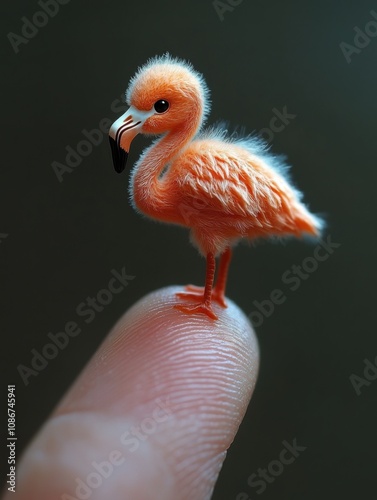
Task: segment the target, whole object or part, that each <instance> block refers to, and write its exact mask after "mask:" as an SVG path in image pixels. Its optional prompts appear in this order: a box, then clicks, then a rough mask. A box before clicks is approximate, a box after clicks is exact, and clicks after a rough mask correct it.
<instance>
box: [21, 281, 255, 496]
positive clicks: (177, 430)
mask: <svg viewBox="0 0 377 500" xmlns="http://www.w3.org/2000/svg"><path fill="white" fill-rule="evenodd" d="M179 290H181V288H178V287H168V288H164V289H161V290H157V291H155V292H152V293H150V294H148V295H147V296H146V297H143V298H142V299H141V300H139V301H138V302H137V303H136V304H134V305H133V306H132V307H131V308H130V309H129V310H128V311H127V312H126V313H125V314H124V315H123V316H122V317H121V318H120V320H119V321H118V322H117V323H116V325H115V326H114V328H113V329H112V331H111V332H110V334H109V335H108V337H107V338H106V339H105V341H104V343H103V344H102V346H101V347H100V348H99V350H98V351H97V353H96V354H95V355H94V357H93V358H92V360H91V361H90V362H89V364H88V365H87V366H86V368H85V369H84V371H83V372H82V374H81V375H80V377H79V378H78V379H77V381H76V382H75V384H74V385H73V387H72V388H71V390H70V391H69V392H68V393H67V395H66V396H65V398H64V399H63V400H62V402H61V404H60V405H59V406H58V408H57V409H56V411H55V412H54V414H53V416H52V419H51V420H50V422H49V423H48V424H47V425H46V427H45V431H44V430H43V429H42V431H41V433H40V435H39V436H38V437H37V439H36V441H35V442H34V444H33V445H32V447H31V448H33V446H34V451H33V450H31V452H30V450H29V454H26V455H27V456H26V457H25V458H27V459H28V465H27V466H28V467H29V468H30V469H29V472H30V474H29V477H33V476H34V477H36V475H37V474H38V471H37V470H35V469H38V464H37V463H36V462H35V461H34V463H33V453H34V456H35V450H36V449H37V450H38V453H39V456H45V457H47V456H49V451H51V449H53V450H54V454H53V457H54V458H53V460H52V461H51V462H49V463H47V465H46V461H45V465H44V473H45V474H48V472H47V473H46V467H47V468H49V469H50V471H51V474H52V471H53V470H56V469H57V470H59V469H60V470H63V465H64V467H65V468H64V477H63V476H62V474H60V476H59V481H60V483H61V484H64V487H65V489H66V492H67V494H70V495H72V496H74V493H75V487H76V482H77V478H78V477H80V478H81V479H82V480H83V481H85V477H86V474H87V472H88V471H89V473H90V470H91V464H90V457H91V456H95V457H96V459H97V461H98V460H99V461H101V459H103V460H105V461H106V460H107V461H108V456H109V452H110V451H111V450H118V451H119V452H120V453H121V454H122V457H123V458H124V463H123V465H122V466H121V467H119V468H118V469H117V471H118V472H117V473H115V472H114V474H113V475H112V476H111V478H109V479H108V480H106V485H104V486H103V487H102V486H101V488H102V490H100V489H98V491H97V492H96V495H98V498H103V497H102V496H101V495H103V493H104V492H106V494H107V495H110V496H111V495H112V494H115V493H114V492H116V494H118V492H119V491H124V494H125V495H126V496H127V494H128V495H133V496H132V498H135V500H136V499H137V498H149V497H148V496H143V494H144V493H145V495H147V491H149V494H150V491H153V485H155V484H156V481H157V479H156V478H157V477H159V478H160V480H162V479H163V481H162V483H161V485H160V486H161V487H164V491H165V493H164V495H165V496H164V498H166V500H169V499H170V498H172V499H173V498H174V499H176V498H182V499H186V498H190V500H194V499H198V500H199V499H204V498H208V495H210V492H211V491H212V489H213V487H214V484H215V481H216V479H217V475H218V473H219V470H220V468H221V464H222V462H223V460H224V458H225V454H226V450H227V448H228V447H229V445H230V443H231V442H232V441H233V439H234V436H235V434H236V432H237V429H238V426H239V424H240V422H241V420H242V418H243V416H244V413H245V411H246V408H247V405H248V402H249V400H250V397H251V395H252V392H253V389H254V386H255V383H256V379H257V373H258V359H259V350H258V343H257V340H256V336H255V333H254V331H253V329H252V327H251V325H250V322H249V320H248V318H247V317H246V316H245V315H244V314H243V313H242V311H241V310H240V309H239V308H238V306H237V305H236V304H234V303H233V302H232V301H230V300H228V307H227V308H226V309H223V308H221V307H220V306H217V305H214V308H215V312H216V314H217V315H218V317H219V319H218V320H216V321H214V320H212V319H210V318H208V317H207V316H205V315H186V314H184V313H182V312H180V311H178V310H177V309H175V308H174V305H175V304H177V303H178V302H179V300H180V299H178V298H177V297H176V295H175V293H176V292H177V291H179ZM67 422H69V423H70V425H67ZM72 422H73V423H74V422H76V423H77V429H76V431H75V432H74V433H72V432H70V431H69V429H70V428H72ZM59 428H60V429H61V433H60V434H59ZM80 428H81V429H83V430H82V432H81V431H80ZM51 429H54V431H53V433H52V430H51ZM52 434H53V435H52ZM57 435H59V436H60V437H59V439H57V437H56V436H57ZM72 440H73V443H74V444H72V447H71V448H70V446H69V442H70V441H72ZM75 447H76V448H77V449H80V450H81V451H80V453H76V454H75V455H76V456H74V457H73V459H72V462H71V463H69V466H68V467H67V463H68V462H69V461H68V462H67V454H68V455H69V450H70V449H71V450H73V449H75ZM85 450H89V451H87V452H86V451H85ZM80 454H81V455H80ZM50 455H51V453H50ZM79 455H80V456H81V458H82V457H84V458H83V459H82V460H81V459H80V464H81V465H77V466H76V465H75V460H76V459H77V458H78V456H79ZM63 456H64V457H65V458H64V460H63ZM85 457H86V458H85ZM101 457H102V458H101ZM154 462H156V464H158V470H160V473H159V474H158V475H157V476H156V474H154V473H153V474H152V472H151V470H152V469H151V465H152V464H153V463H154ZM130 464H133V465H132V471H133V473H132V478H131V477H129V471H130V470H131V469H130V467H131V465H130ZM135 464H138V465H137V467H136V469H137V470H139V476H138V475H137V474H138V473H137V470H135V467H134V465H135ZM143 464H144V465H143ZM39 467H41V465H40V464H39ZM33 468H34V471H33V470H32V469H33ZM121 469H122V473H120V472H119V471H120V470H121ZM146 470H147V471H149V472H147V473H146V472H145V471H146ZM51 491H54V492H55V491H56V488H55V489H54V490H51ZM112 492H113V493H112ZM135 492H138V493H137V496H135ZM38 495H39V496H40V498H44V497H43V491H41V490H38ZM20 498H23V497H20ZM25 498H32V496H31V495H30V494H29V497H25ZM46 498H47V497H46ZM49 498H51V499H52V498H55V496H53V495H52V494H51V496H50V497H49ZM56 498H60V497H58V496H57V497H56ZM94 498H97V496H92V499H94Z"/></svg>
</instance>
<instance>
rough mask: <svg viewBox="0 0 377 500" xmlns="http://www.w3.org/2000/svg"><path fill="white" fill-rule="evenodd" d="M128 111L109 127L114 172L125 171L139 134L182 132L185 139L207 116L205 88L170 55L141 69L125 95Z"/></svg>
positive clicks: (186, 66)
mask: <svg viewBox="0 0 377 500" xmlns="http://www.w3.org/2000/svg"><path fill="white" fill-rule="evenodd" d="M126 100H127V103H128V105H129V106H130V107H129V109H128V110H127V111H126V112H125V113H124V114H123V115H122V116H121V117H119V118H118V119H117V120H116V121H115V122H114V123H113V124H112V126H111V127H110V131H109V138H110V144H111V148H112V154H113V162H114V168H115V170H116V171H117V172H122V171H123V170H124V168H125V165H126V161H127V157H128V152H129V148H130V144H131V142H132V140H133V138H134V137H135V136H136V135H137V134H139V133H142V134H153V135H161V134H165V133H168V132H174V131H180V130H183V131H185V132H186V135H187V138H188V139H189V138H191V137H192V135H194V134H195V132H196V131H197V130H198V128H199V127H200V126H201V125H202V123H203V121H204V119H205V116H206V115H207V114H208V112H209V99H208V88H207V86H206V84H205V82H204V79H203V77H202V75H200V74H199V73H197V72H196V71H194V69H193V68H192V66H191V65H190V64H189V63H187V62H185V61H182V60H180V59H174V58H172V57H171V56H170V55H168V54H167V55H165V56H162V57H156V58H153V59H151V60H150V61H148V63H147V64H146V65H144V66H142V67H141V68H140V69H139V70H138V72H137V73H136V75H135V76H134V77H133V78H132V79H131V81H130V84H129V86H128V89H127V91H126Z"/></svg>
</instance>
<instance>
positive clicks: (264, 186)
mask: <svg viewBox="0 0 377 500" xmlns="http://www.w3.org/2000/svg"><path fill="white" fill-rule="evenodd" d="M126 99H127V103H128V104H129V106H130V108H129V109H128V111H126V113H125V114H124V115H122V116H121V117H120V118H118V119H117V120H116V121H115V122H114V123H113V125H112V126H111V128H110V131H109V135H110V143H111V147H112V154H113V161H114V167H115V170H116V171H117V172H121V171H122V170H123V169H124V167H125V164H126V160H127V157H128V151H129V147H130V144H131V141H132V139H133V138H134V137H135V136H136V135H137V134H138V133H143V134H152V135H161V136H162V137H161V138H159V139H158V140H157V141H155V142H153V144H152V145H151V146H149V147H148V148H147V149H146V150H145V151H144V152H143V154H142V156H141V157H140V159H139V160H138V162H137V163H136V165H135V167H134V168H133V171H132V174H131V183H130V196H131V200H132V203H133V205H134V208H135V209H136V210H138V211H140V212H141V213H143V214H145V215H147V216H149V217H151V218H154V219H159V220H162V221H164V222H168V223H173V224H179V225H181V226H186V227H190V228H191V240H192V242H193V244H194V245H195V246H196V247H198V249H199V251H200V252H201V253H202V254H203V255H204V256H206V259H207V269H206V279H205V287H204V289H203V288H199V287H193V286H188V287H186V288H187V291H186V292H181V293H179V294H178V295H179V297H181V298H188V299H192V300H193V301H194V302H195V303H194V304H193V305H183V304H179V305H177V306H176V307H177V308H178V309H180V310H181V311H183V312H185V313H204V314H207V315H208V316H209V317H210V318H213V319H217V316H216V314H215V312H214V311H213V309H212V300H215V301H216V302H218V303H219V304H220V305H221V306H223V307H226V303H225V286H226V280H227V273H228V267H229V262H230V258H231V248H232V247H233V246H234V245H235V244H236V243H237V241H238V240H240V239H241V238H249V239H253V238H260V237H270V236H278V237H284V236H290V235H293V236H297V237H300V236H303V235H304V234H308V235H313V236H319V234H320V230H321V227H322V222H321V220H320V219H319V218H318V217H316V216H314V215H312V214H311V213H310V212H309V211H308V210H307V208H306V207H305V206H304V205H303V204H302V203H301V201H300V200H301V193H300V192H299V191H297V190H296V189H294V188H293V187H292V186H291V185H290V183H289V180H288V179H287V177H286V175H284V170H285V169H286V165H284V164H283V163H282V161H281V160H280V159H277V158H276V157H274V156H272V155H271V154H268V153H267V152H266V146H265V144H264V143H263V142H262V141H261V140H260V139H258V138H252V137H250V136H249V137H246V138H237V137H235V136H234V135H233V136H227V135H226V134H227V131H226V130H225V129H224V128H223V127H217V128H216V127H214V128H211V129H209V130H206V131H202V130H201V129H202V125H203V122H204V120H205V118H206V116H207V114H208V112H209V93H208V89H207V86H206V84H205V81H204V79H203V77H202V75H200V74H198V73H197V72H195V71H194V69H193V68H192V66H191V65H190V64H189V63H186V62H185V61H181V60H179V59H175V58H172V57H171V56H170V55H168V54H167V55H164V56H162V57H156V58H154V59H152V60H150V61H148V63H147V64H145V65H144V66H143V67H141V68H140V69H139V71H138V72H137V73H136V75H135V76H134V77H133V78H132V80H131V82H130V84H129V87H128V89H127V92H126ZM218 255H219V256H220V263H219V269H218V277H217V281H216V285H215V286H214V287H213V282H214V276H215V257H216V256H218Z"/></svg>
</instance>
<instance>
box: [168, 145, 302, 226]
mask: <svg viewBox="0 0 377 500" xmlns="http://www.w3.org/2000/svg"><path fill="white" fill-rule="evenodd" d="M245 144H246V146H247V143H245ZM245 144H242V143H241V142H240V143H236V142H230V141H228V142H224V141H219V140H213V139H212V140H211V139H204V140H196V141H194V142H193V143H191V145H190V147H189V148H188V149H187V150H186V151H185V153H184V155H183V157H181V158H180V159H179V168H178V172H179V175H178V176H177V182H178V184H179V188H180V192H181V194H182V196H183V197H184V198H185V199H186V201H188V200H187V198H191V199H192V200H194V201H196V203H199V204H200V203H201V204H202V205H203V208H205V210H206V211H207V212H208V211H211V212H219V214H220V213H221V214H222V215H230V216H235V217H241V218H244V217H247V218H248V219H250V217H251V218H253V219H255V222H256V223H257V225H259V224H258V221H260V223H261V224H262V223H263V219H265V217H266V215H267V213H268V212H269V213H271V212H274V213H275V214H276V216H278V214H279V213H281V212H288V213H289V212H290V205H291V203H292V202H294V201H296V202H297V201H298V200H299V197H300V193H298V192H297V191H295V190H294V189H293V188H292V187H291V186H290V185H289V184H288V182H287V180H286V179H285V178H284V177H283V175H281V174H280V172H279V171H277V170H276V169H274V168H273V167H270V166H269V165H268V163H266V161H265V160H264V159H263V157H261V156H258V155H256V154H253V153H252V151H251V150H250V149H248V148H247V147H245Z"/></svg>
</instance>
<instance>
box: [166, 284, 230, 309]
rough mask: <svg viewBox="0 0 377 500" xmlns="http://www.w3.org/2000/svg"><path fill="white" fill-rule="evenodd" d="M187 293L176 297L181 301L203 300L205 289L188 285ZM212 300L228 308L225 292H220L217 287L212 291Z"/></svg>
mask: <svg viewBox="0 0 377 500" xmlns="http://www.w3.org/2000/svg"><path fill="white" fill-rule="evenodd" d="M185 289H186V290H187V292H177V293H176V296H177V297H179V298H180V299H190V300H199V301H201V300H203V297H204V287H202V286H195V285H187V286H185ZM211 299H212V300H214V301H215V302H217V303H218V304H220V306H221V307H224V308H226V307H228V305H227V303H226V302H225V297H224V293H223V292H219V291H218V290H217V289H216V287H215V288H214V289H213V290H212V295H211Z"/></svg>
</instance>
